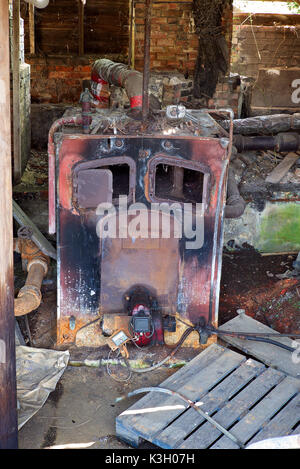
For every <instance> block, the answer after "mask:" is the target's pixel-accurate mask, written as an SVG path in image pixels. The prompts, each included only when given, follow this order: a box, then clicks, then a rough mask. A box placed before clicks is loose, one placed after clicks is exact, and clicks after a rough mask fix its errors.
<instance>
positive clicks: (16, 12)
mask: <svg viewBox="0 0 300 469" xmlns="http://www.w3.org/2000/svg"><path fill="white" fill-rule="evenodd" d="M12 49H13V51H12V73H13V136H14V139H13V142H14V147H13V152H14V160H13V162H14V165H13V167H14V173H13V174H14V182H18V181H19V180H20V179H21V171H22V168H21V132H20V0H14V1H13V47H12Z"/></svg>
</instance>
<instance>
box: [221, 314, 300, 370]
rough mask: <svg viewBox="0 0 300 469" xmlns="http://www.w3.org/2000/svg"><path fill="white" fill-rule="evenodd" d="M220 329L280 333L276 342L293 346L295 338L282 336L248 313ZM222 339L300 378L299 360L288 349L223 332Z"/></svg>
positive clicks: (275, 338)
mask: <svg viewBox="0 0 300 469" xmlns="http://www.w3.org/2000/svg"><path fill="white" fill-rule="evenodd" d="M219 329H220V330H221V331H222V330H223V331H232V332H254V333H256V332H258V333H268V334H270V333H271V334H272V333H273V334H276V335H277V334H278V338H277V337H275V336H274V340H276V342H281V343H282V344H285V345H288V346H289V347H293V342H294V341H293V340H291V339H289V338H288V337H280V336H279V333H277V332H276V331H274V329H271V328H270V327H268V326H265V325H264V324H262V323H260V322H258V321H256V320H255V319H253V318H251V317H250V316H247V315H246V314H240V315H239V316H237V317H235V318H234V319H231V320H230V321H228V322H227V323H225V324H223V325H222V326H220V328H219ZM222 340H224V341H225V342H228V343H229V344H231V345H233V346H234V347H237V348H238V349H240V350H243V352H245V353H247V354H249V355H251V356H252V357H255V358H257V359H258V360H261V361H262V362H264V363H266V364H267V365H269V366H272V367H273V368H276V369H277V370H281V371H283V372H284V373H286V374H287V375H290V376H294V377H295V378H298V379H300V363H299V362H298V363H297V361H298V360H295V359H294V358H293V356H292V353H291V352H289V351H288V350H284V349H281V348H279V347H277V346H275V345H272V344H268V343H264V342H256V341H252V340H251V341H250V340H245V339H239V338H237V337H231V336H228V335H223V334H222ZM295 350H296V349H295Z"/></svg>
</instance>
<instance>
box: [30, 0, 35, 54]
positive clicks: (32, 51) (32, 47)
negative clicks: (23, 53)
mask: <svg viewBox="0 0 300 469" xmlns="http://www.w3.org/2000/svg"><path fill="white" fill-rule="evenodd" d="M29 47H30V54H31V55H34V54H35V31H34V5H32V3H29Z"/></svg>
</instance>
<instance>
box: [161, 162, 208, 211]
mask: <svg viewBox="0 0 300 469" xmlns="http://www.w3.org/2000/svg"><path fill="white" fill-rule="evenodd" d="M203 185H204V174H203V173H202V172H201V171H197V170H194V169H189V168H183V167H181V166H175V165H168V164H158V165H157V166H156V170H155V196H156V197H157V198H159V199H171V200H175V201H179V202H192V203H201V202H202V200H203Z"/></svg>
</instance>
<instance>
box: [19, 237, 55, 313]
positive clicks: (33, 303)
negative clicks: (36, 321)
mask: <svg viewBox="0 0 300 469" xmlns="http://www.w3.org/2000/svg"><path fill="white" fill-rule="evenodd" d="M14 251H16V252H18V253H20V254H21V257H22V261H26V262H27V272H28V274H27V278H26V282H25V285H24V287H22V288H21V289H20V291H19V293H18V297H17V298H16V299H15V316H23V315H25V314H28V313H31V311H34V310H36V309H37V308H38V307H39V306H40V303H41V299H42V295H41V285H42V281H43V278H44V277H45V275H47V272H48V265H49V257H48V256H46V255H45V254H43V252H42V251H40V249H39V248H38V247H37V246H36V245H35V244H34V242H33V241H31V240H28V239H14Z"/></svg>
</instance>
